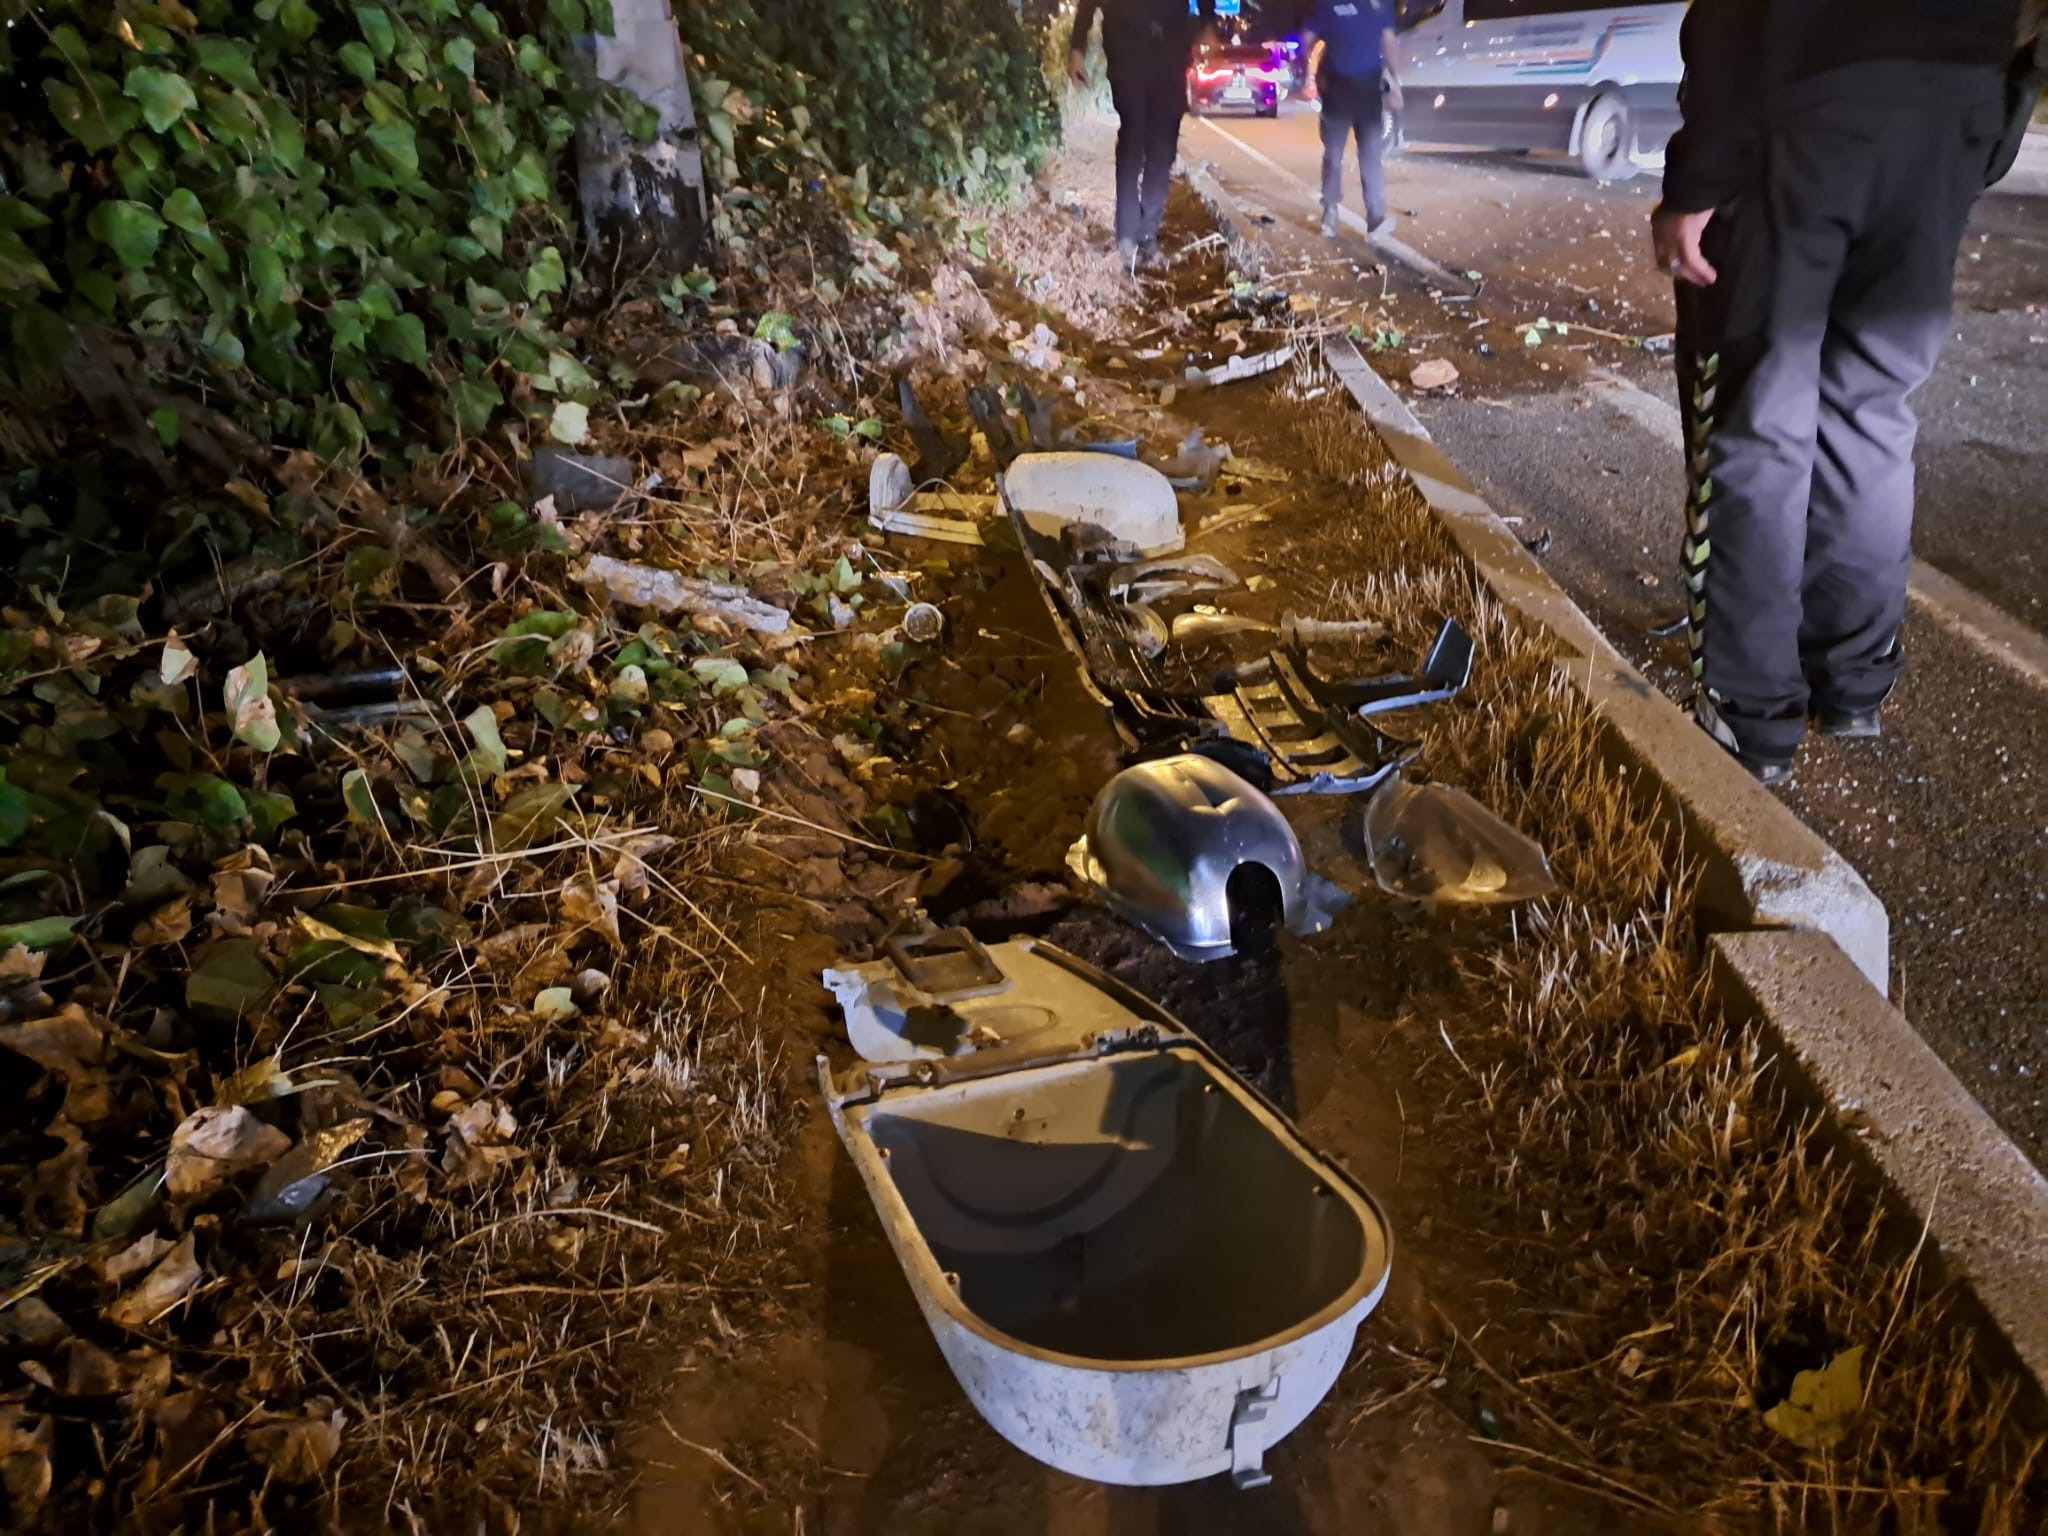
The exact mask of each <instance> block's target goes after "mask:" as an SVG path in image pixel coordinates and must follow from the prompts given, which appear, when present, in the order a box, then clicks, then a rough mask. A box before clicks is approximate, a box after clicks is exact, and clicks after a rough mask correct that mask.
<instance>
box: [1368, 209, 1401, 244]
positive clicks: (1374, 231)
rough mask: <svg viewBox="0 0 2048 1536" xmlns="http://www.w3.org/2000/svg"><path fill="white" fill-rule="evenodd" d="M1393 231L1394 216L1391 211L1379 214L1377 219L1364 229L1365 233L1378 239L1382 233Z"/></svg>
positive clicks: (1386, 233)
mask: <svg viewBox="0 0 2048 1536" xmlns="http://www.w3.org/2000/svg"><path fill="white" fill-rule="evenodd" d="M1393 232H1394V216H1393V215H1392V214H1391V213H1383V214H1381V215H1380V216H1379V218H1378V220H1377V221H1376V222H1375V223H1373V224H1372V225H1371V226H1370V227H1369V228H1368V229H1367V230H1366V234H1367V235H1369V236H1370V237H1371V238H1373V239H1375V240H1377V239H1379V238H1380V236H1382V235H1391V234H1392V233H1393Z"/></svg>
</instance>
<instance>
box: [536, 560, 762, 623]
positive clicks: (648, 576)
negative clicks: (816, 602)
mask: <svg viewBox="0 0 2048 1536" xmlns="http://www.w3.org/2000/svg"><path fill="white" fill-rule="evenodd" d="M573 574H574V576H575V578H576V580H578V581H580V582H581V583H583V585H585V586H587V587H602V588H603V589H604V590H605V591H606V592H607V593H608V594H609V595H610V597H611V599H612V601H613V602H615V603H619V604H621V605H622V606H624V607H628V608H652V609H653V610H654V611H655V612H656V613H690V614H702V615H704V616H706V617H709V618H717V619H724V620H726V621H727V622H729V623H733V624H738V625H740V626H742V627H744V628H746V629H752V630H758V631H759V632H760V633H762V634H764V635H780V634H783V633H786V632H787V631H788V629H789V625H790V617H789V614H788V612H787V611H785V610H784V609H781V608H778V607H776V606H775V605H774V604H773V603H766V602H763V601H762V600H761V599H759V598H757V597H755V596H754V595H753V594H752V593H751V592H750V591H749V590H748V589H747V588H745V587H741V586H735V585H733V584H731V583H729V582H719V581H699V580H697V579H696V578H695V577H692V576H685V575H683V574H682V573H681V572H680V571H664V570H661V569H658V568H657V567H655V566H651V565H637V564H635V563H633V562H631V561H627V560H615V559H613V558H612V557H611V556H609V555H592V556H590V557H589V558H588V559H586V560H585V561H584V562H583V564H582V565H581V566H580V567H578V568H577V570H576V571H575V572H574V573H573Z"/></svg>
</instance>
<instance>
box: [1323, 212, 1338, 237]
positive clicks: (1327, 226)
mask: <svg viewBox="0 0 2048 1536" xmlns="http://www.w3.org/2000/svg"><path fill="white" fill-rule="evenodd" d="M1337 225H1338V219H1337V210H1336V209H1334V208H1325V209H1324V210H1323V238H1324V239H1325V240H1334V239H1336V238H1337Z"/></svg>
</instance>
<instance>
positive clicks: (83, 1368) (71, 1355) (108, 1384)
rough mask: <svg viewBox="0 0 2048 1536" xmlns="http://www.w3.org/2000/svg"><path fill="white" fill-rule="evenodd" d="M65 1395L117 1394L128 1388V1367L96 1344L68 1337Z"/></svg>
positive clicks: (64, 1380) (65, 1347)
mask: <svg viewBox="0 0 2048 1536" xmlns="http://www.w3.org/2000/svg"><path fill="white" fill-rule="evenodd" d="M63 1366H64V1376H63V1386H62V1387H61V1388H60V1390H61V1391H62V1392H63V1393H64V1395H65V1396H66V1397H118V1396H119V1395H120V1394H121V1393H123V1392H125V1391H127V1390H128V1370H127V1368H126V1367H125V1366H123V1365H122V1364H121V1362H120V1361H118V1360H116V1359H115V1358H114V1357H113V1356H112V1355H110V1354H108V1353H107V1352H106V1351H105V1350H104V1349H101V1348H100V1347H99V1345H97V1344H94V1343H91V1342H89V1341H87V1340H85V1339H70V1340H67V1341H66V1342H65V1345H64V1350H63Z"/></svg>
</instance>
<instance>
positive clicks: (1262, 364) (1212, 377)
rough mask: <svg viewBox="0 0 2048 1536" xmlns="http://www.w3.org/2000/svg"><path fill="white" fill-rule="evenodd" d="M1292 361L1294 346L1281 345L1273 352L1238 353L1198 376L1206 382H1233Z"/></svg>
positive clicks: (1264, 372) (1271, 370) (1268, 371)
mask: <svg viewBox="0 0 2048 1536" xmlns="http://www.w3.org/2000/svg"><path fill="white" fill-rule="evenodd" d="M1293 361H1294V348H1292V347H1282V348H1280V349H1279V350H1278V351H1275V352H1258V353H1253V354H1251V355H1249V356H1247V355H1245V354H1242V353H1240V354H1239V355H1238V356H1236V357H1233V358H1232V359H1231V360H1230V361H1229V362H1227V363H1224V364H1223V365H1222V366H1221V367H1217V368H1211V369H1208V370H1207V371H1204V372H1200V373H1199V377H1200V378H1201V379H1202V380H1203V381H1204V382H1205V383H1208V384H1211V385H1216V384H1235V383H1237V382H1238V381H1239V380H1240V379H1256V378H1258V377H1260V376H1261V375H1263V374H1268V373H1272V372H1275V371H1276V370H1278V369H1281V368H1285V367H1286V366H1287V365H1288V364H1289V363H1291V362H1293Z"/></svg>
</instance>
